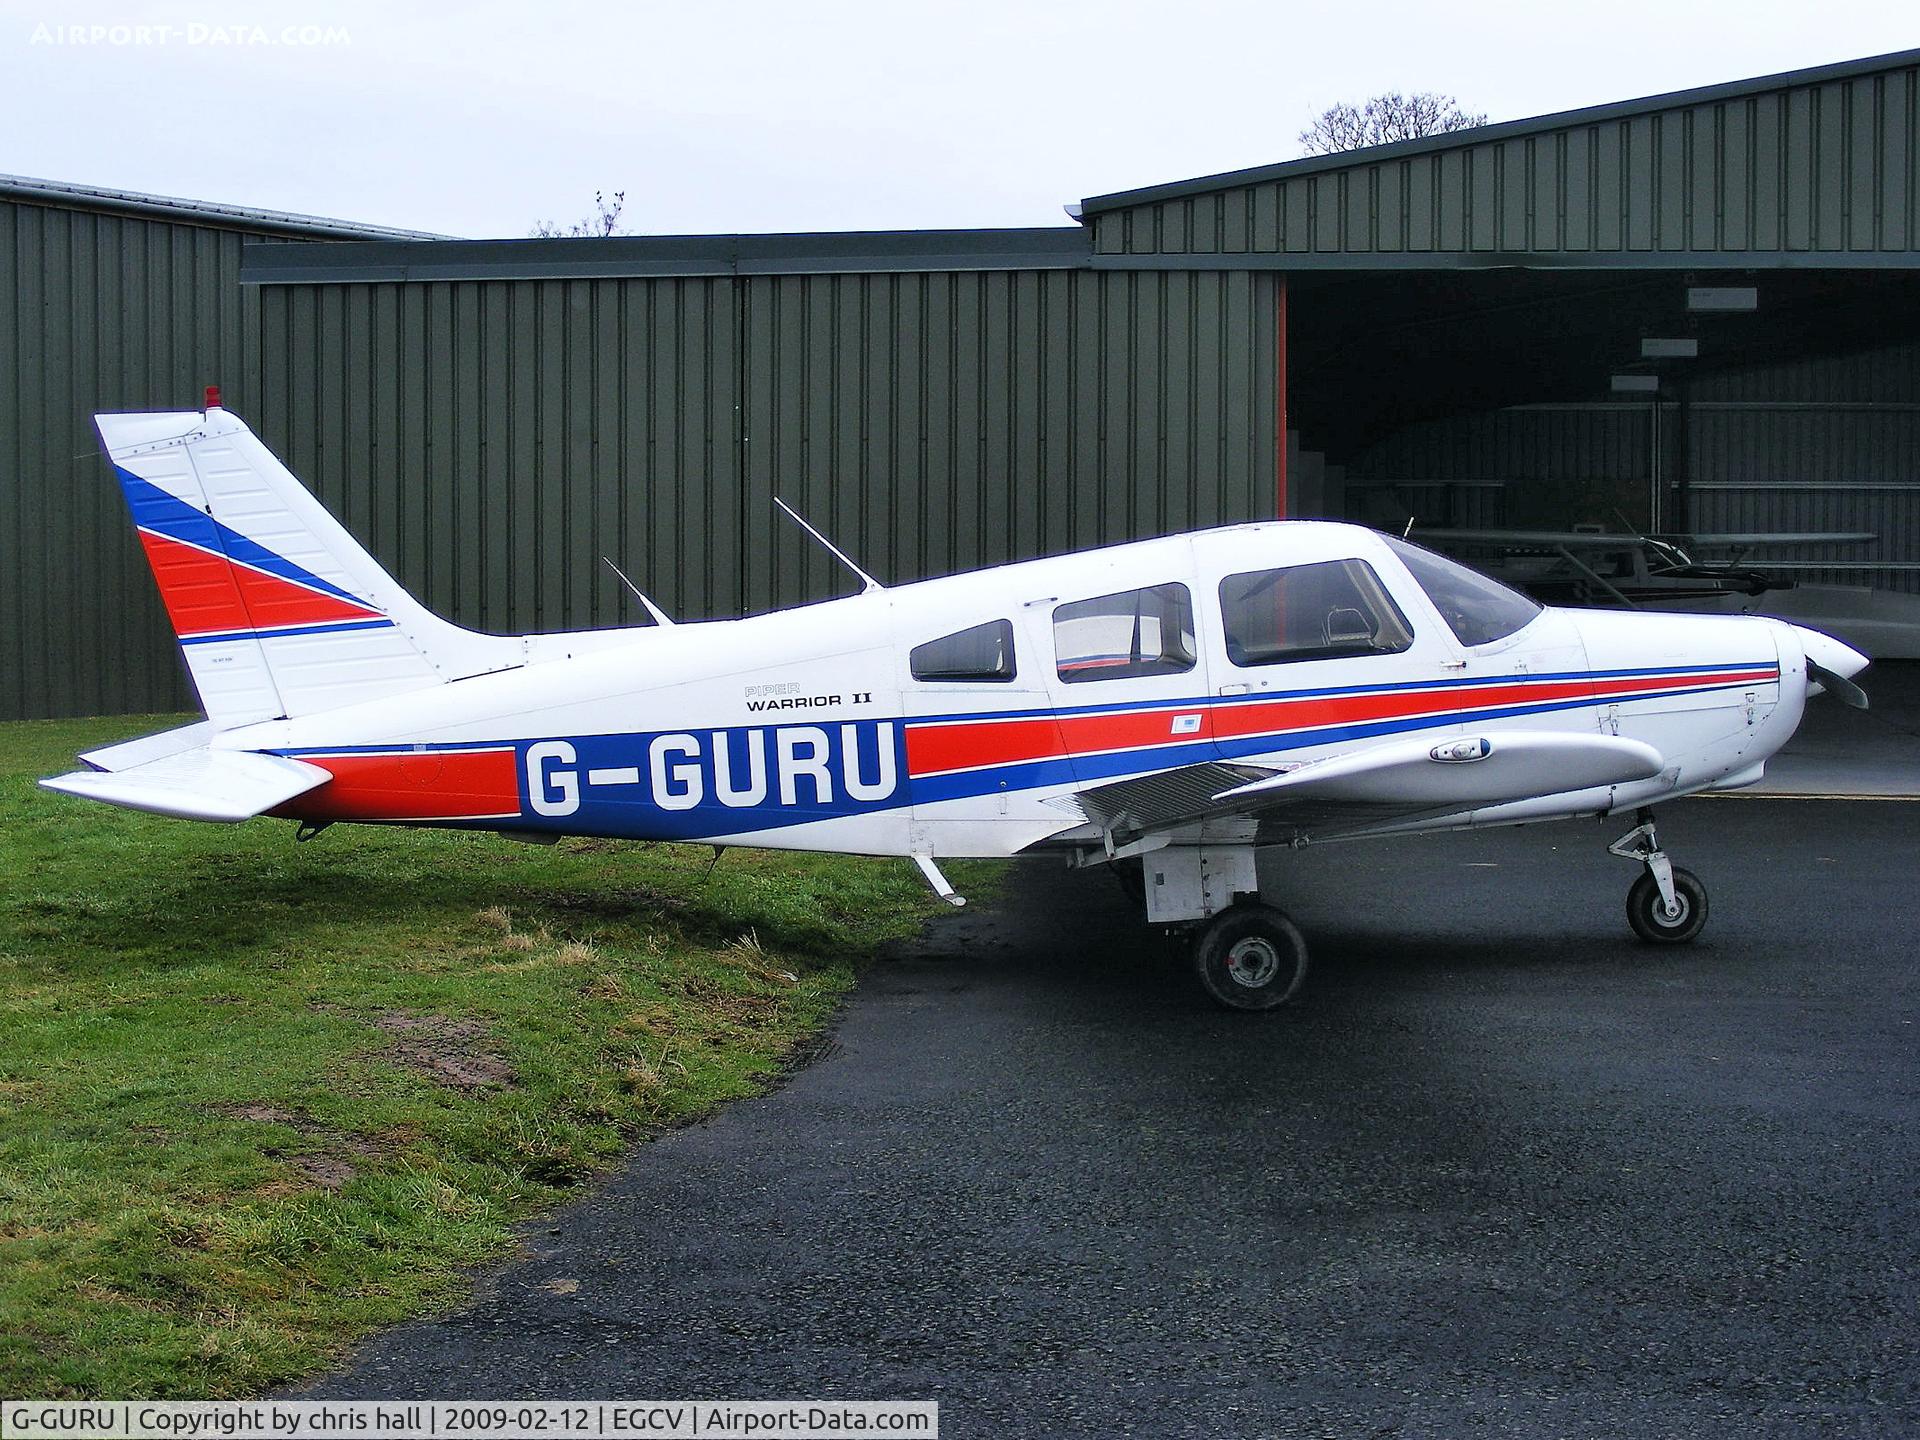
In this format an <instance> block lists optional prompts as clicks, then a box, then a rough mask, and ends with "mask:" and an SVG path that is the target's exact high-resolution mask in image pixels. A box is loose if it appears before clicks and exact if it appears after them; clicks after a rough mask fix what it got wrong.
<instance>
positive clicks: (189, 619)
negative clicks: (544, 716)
mask: <svg viewBox="0 0 1920 1440" xmlns="http://www.w3.org/2000/svg"><path fill="white" fill-rule="evenodd" d="M94 423H95V425H96V426H98V428H99V430H100V438H101V441H102V443H103V444H104V445H105V447H106V450H107V454H108V457H109V458H110V459H111V460H112V461H113V466H114V470H115V472H116V474H117V475H118V477H119V480H120V485H121V489H122V490H123V491H124V492H125V494H126V497H127V505H128V508H129V509H130V510H131V512H132V515H133V523H134V526H135V528H136V529H137V530H138V531H139V534H140V543H141V545H142V546H143V547H144V548H145V550H146V554H147V561H148V563H149V564H150V565H151V566H152V567H153V575H154V579H155V581H156V582H157V583H158V584H159V587H160V595H161V598H162V600H163V601H164V602H165V603H166V607H167V615H168V617H169V618H170V619H171V620H172V622H173V628H174V633H175V634H176V635H177V636H178V637H179V640H180V647H181V650H182V652H183V653H184V654H185V656H186V661H187V668H188V670H189V671H190V672H191V674H192V676H193V683H194V687H195V688H196V689H197V690H198V691H199V693H200V702H201V705H202V706H203V708H204V709H205V710H206V713H207V718H208V719H209V720H211V721H213V723H214V724H215V726H217V727H218V728H220V729H223V730H225V729H231V728H233V727H235V726H239V725H247V724H251V723H253V722H255V721H260V720H273V719H278V718H281V717H294V716H299V715H310V714H313V713H315V712H318V711H322V710H332V709H336V708H338V707H340V706H342V705H352V704H357V703H359V702H361V701H366V700H375V699H379V698H381V697H383V696H387V695H394V694H399V693H401V692H404V691H408V690H418V689H424V688H426V687H428V686H431V685H439V684H443V683H445V682H446V681H449V680H455V679H459V678H461V677H463V676H467V675H475V674H479V673H481V672H483V671H487V670H499V669H505V668H508V667H510V666H513V665H517V664H519V663H520V662H521V655H522V646H521V644H520V642H519V641H517V640H513V639H507V638H502V637H496V636H491V635H480V634H476V633H475V632H473V631H471V630H463V629H461V628H460V627H459V626H457V625H451V624H448V623H447V622H446V621H444V620H442V619H440V618H439V617H438V616H436V615H434V614H432V613H431V612H430V611H428V610H427V609H425V608H424V607H423V606H421V605H420V604H419V603H418V602H417V601H415V600H414V599H413V597H412V596H410V595H408V594H407V593H406V592H405V591H404V590H402V589H401V588H400V586H399V585H398V584H397V583H396V582H395V581H394V579H393V577H392V576H390V575H388V574H387V572H386V571H385V570H384V569H382V568H381V567H380V565H379V563H378V562H377V561H375V560H374V558H373V557H372V556H371V555H369V554H368V553H367V552H366V551H365V550H364V549H363V548H361V546H360V545H359V544H358V543H357V542H356V541H355V540H354V539H353V537H352V536H351V535H349V534H348V533H347V532H346V530H345V529H344V528H343V527H342V526H341V525H340V523H339V522H338V521H337V520H335V519H334V518H333V516H332V515H330V514H328V513H327V510H326V507H325V506H323V505H322V504H321V503H320V502H319V501H318V500H316V499H315V498H314V497H313V495H312V494H311V493H309V492H308V490H307V489H306V487H305V486H303V485H301V483H300V482H299V481H298V480H296V479H295V478H294V476H293V474H292V472H290V471H289V470H288V469H287V468H286V466H284V465H282V464H281V463H280V462H279V460H277V459H276V458H275V457H274V455H273V453H272V452H271V451H269V450H268V449H267V447H266V446H264V445H262V444H261V443H260V441H259V440H258V439H256V438H255V436H254V434H253V432H252V431H251V430H249V429H248V428H247V427H246V425H245V424H243V423H242V422H241V420H240V419H239V417H237V416H235V415H232V414H230V413H229V412H227V411H225V410H222V409H220V408H218V407H217V406H216V407H213V408H210V409H208V410H207V411H205V412H204V413H202V412H199V411H183V412H173V413H161V414H134V415H97V416H95V417H94Z"/></svg>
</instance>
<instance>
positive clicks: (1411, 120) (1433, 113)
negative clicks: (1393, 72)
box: [1299, 90, 1487, 155]
mask: <svg viewBox="0 0 1920 1440" xmlns="http://www.w3.org/2000/svg"><path fill="white" fill-rule="evenodd" d="M1486 123H1487V117H1486V113H1485V112H1484V111H1481V112H1477V113H1476V112H1469V111H1466V110H1462V109H1461V108H1460V102H1459V101H1458V100H1456V99H1454V98H1453V96H1451V95H1438V94H1435V93H1434V92H1433V91H1431V90H1422V91H1419V92H1418V93H1416V94H1413V95H1402V94H1401V93H1400V92H1399V91H1398V90H1389V91H1387V93H1386V94H1384V95H1375V96H1374V97H1373V98H1372V99H1370V100H1368V101H1366V102H1365V103H1364V104H1362V105H1357V106H1356V105H1348V104H1345V103H1342V104H1339V105H1334V106H1332V107H1330V108H1329V109H1327V110H1326V111H1324V112H1323V113H1322V114H1321V115H1320V117H1319V118H1318V119H1316V120H1315V121H1314V122H1313V124H1311V125H1309V126H1308V127H1307V128H1306V129H1304V130H1302V131H1301V132H1300V137H1299V139H1300V148H1301V149H1302V150H1304V151H1305V152H1306V153H1307V154H1309V155H1333V154H1336V153H1338V152H1340V151H1343V150H1360V149H1364V148H1365V147H1366V146H1369V145H1391V144H1393V143H1394V142H1395V141H1396V140H1418V139H1419V138H1420V137H1421V136H1423V135H1444V134H1446V133H1447V132H1449V131H1452V130H1466V129H1470V128H1471V127H1473V126H1475V125H1484V124H1486Z"/></svg>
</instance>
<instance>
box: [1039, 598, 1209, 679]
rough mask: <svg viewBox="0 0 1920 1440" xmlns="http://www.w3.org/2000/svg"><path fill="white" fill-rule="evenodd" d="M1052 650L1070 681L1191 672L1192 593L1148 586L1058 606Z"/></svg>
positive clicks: (1054, 616)
mask: <svg viewBox="0 0 1920 1440" xmlns="http://www.w3.org/2000/svg"><path fill="white" fill-rule="evenodd" d="M1053 649H1054V657H1055V660H1056V663H1057V664H1058V665H1059V668H1060V678H1061V679H1062V680H1063V681H1065V682H1066V683H1067V684H1069V685H1079V684H1083V683H1085V682H1087V681H1091V680H1127V679H1134V678H1137V677H1139V676H1142V675H1177V674H1179V673H1180V672H1181V671H1183V670H1191V669H1192V668H1193V665H1194V649H1193V597H1192V596H1191V595H1190V594H1189V593H1188V591H1187V587H1186V586H1184V585H1178V584H1172V585H1149V586H1147V587H1146V588H1145V589H1142V590H1122V591H1120V592H1119V593H1118V594H1114V595H1097V596H1095V597H1094V598H1093V599H1091V600H1074V601H1071V602H1069V603H1068V604H1065V605H1060V606H1057V607H1055V609H1054V612H1053Z"/></svg>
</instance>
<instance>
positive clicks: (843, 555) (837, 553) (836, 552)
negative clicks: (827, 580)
mask: <svg viewBox="0 0 1920 1440" xmlns="http://www.w3.org/2000/svg"><path fill="white" fill-rule="evenodd" d="M773 503H774V504H776V505H778V506H779V507H780V508H781V509H782V510H784V511H786V512H787V518H788V519H789V520H791V521H793V523H794V524H796V525H798V526H799V527H800V528H801V529H802V530H804V531H806V532H807V534H809V535H811V536H812V537H813V538H814V539H816V540H818V541H819V542H820V543H821V544H822V545H824V546H825V547H826V550H827V553H828V554H829V555H831V556H833V558H834V559H836V560H838V561H839V562H840V563H841V564H842V565H844V566H846V567H847V569H849V570H851V571H852V572H853V573H854V574H856V575H858V576H859V577H860V584H861V586H862V593H866V592H868V591H874V590H884V589H886V588H887V587H886V586H884V585H882V584H881V583H880V582H879V581H878V580H876V579H874V578H873V576H871V575H869V574H868V573H867V572H866V571H864V570H862V569H861V568H860V567H859V566H858V565H856V564H854V563H853V561H852V560H850V559H848V558H847V552H846V551H844V550H842V549H841V548H840V547H839V546H838V545H835V544H834V543H833V542H832V541H831V540H829V539H827V537H826V536H824V535H822V534H821V533H820V532H819V531H818V530H816V529H814V528H813V526H811V525H809V524H808V523H807V522H806V520H805V519H804V518H802V516H801V514H800V512H799V511H798V510H796V509H794V508H793V507H792V506H791V505H789V504H787V502H786V501H784V500H782V499H781V498H780V497H779V496H778V495H776V496H774V497H773Z"/></svg>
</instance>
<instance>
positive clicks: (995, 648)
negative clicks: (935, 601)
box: [908, 620, 1014, 681]
mask: <svg viewBox="0 0 1920 1440" xmlns="http://www.w3.org/2000/svg"><path fill="white" fill-rule="evenodd" d="M908 663H909V665H910V666H911V668H912V670H913V678H914V679H916V680H946V681H954V680H975V681H978V680H987V681H1005V680H1011V679H1013V675H1014V659H1013V622H1012V621H1010V620H989V621H987V622H986V623H985V624H983V625H973V626H969V627H968V628H967V629H965V630H956V631H954V632H953V634H951V635H942V636H941V637H940V638H939V639H937V640H929V641H927V642H926V644H924V645H916V646H914V647H913V652H912V654H911V655H910V656H909V657H908Z"/></svg>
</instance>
